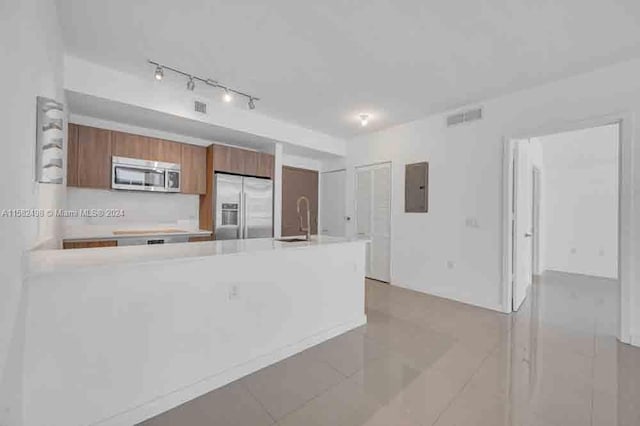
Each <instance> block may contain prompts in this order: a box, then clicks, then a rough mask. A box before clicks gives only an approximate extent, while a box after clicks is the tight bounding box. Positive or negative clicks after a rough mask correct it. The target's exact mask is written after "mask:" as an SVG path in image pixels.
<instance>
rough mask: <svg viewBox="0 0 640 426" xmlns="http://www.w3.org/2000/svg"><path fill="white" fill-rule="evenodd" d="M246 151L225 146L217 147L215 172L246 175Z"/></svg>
mask: <svg viewBox="0 0 640 426" xmlns="http://www.w3.org/2000/svg"><path fill="white" fill-rule="evenodd" d="M243 151H244V150H243V149H238V148H233V147H230V146H225V145H216V146H215V153H214V170H215V171H216V172H225V173H236V174H239V175H242V174H244V172H245V167H244V152H243Z"/></svg>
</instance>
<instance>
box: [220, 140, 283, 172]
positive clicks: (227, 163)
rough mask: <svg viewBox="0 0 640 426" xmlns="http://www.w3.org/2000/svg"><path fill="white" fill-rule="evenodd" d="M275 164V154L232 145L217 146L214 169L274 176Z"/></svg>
mask: <svg viewBox="0 0 640 426" xmlns="http://www.w3.org/2000/svg"><path fill="white" fill-rule="evenodd" d="M273 164H274V160H273V155H269V154H265V153H262V152H256V151H251V150H248V149H240V148H234V147H231V146H224V145H216V146H215V155H214V170H215V171H216V172H225V173H235V174H238V175H245V176H259V177H268V178H272V177H273Z"/></svg>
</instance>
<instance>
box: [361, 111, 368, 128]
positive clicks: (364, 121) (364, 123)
mask: <svg viewBox="0 0 640 426" xmlns="http://www.w3.org/2000/svg"><path fill="white" fill-rule="evenodd" d="M367 124H369V114H360V125H361V126H362V127H366V126H367Z"/></svg>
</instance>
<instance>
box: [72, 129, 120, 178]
mask: <svg viewBox="0 0 640 426" xmlns="http://www.w3.org/2000/svg"><path fill="white" fill-rule="evenodd" d="M77 131H78V136H77V177H75V179H76V180H75V183H76V186H81V187H85V188H100V189H108V188H111V155H112V154H111V131H109V130H104V129H97V128H95V127H87V126H78V127H77Z"/></svg>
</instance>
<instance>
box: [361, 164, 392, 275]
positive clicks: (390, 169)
mask: <svg viewBox="0 0 640 426" xmlns="http://www.w3.org/2000/svg"><path fill="white" fill-rule="evenodd" d="M387 165H388V167H389V283H388V284H391V283H392V281H393V200H394V196H393V192H394V191H393V182H394V178H393V162H392V161H391V160H389V161H378V162H374V163H368V164H360V165H356V166H354V167H353V212H354V215H353V229H354V231H355V232H356V233H357V229H358V199H357V194H358V170H359V169H367V168H373V167H379V166H387ZM356 236H357V235H356ZM367 278H369V277H367ZM371 279H373V278H371Z"/></svg>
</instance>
